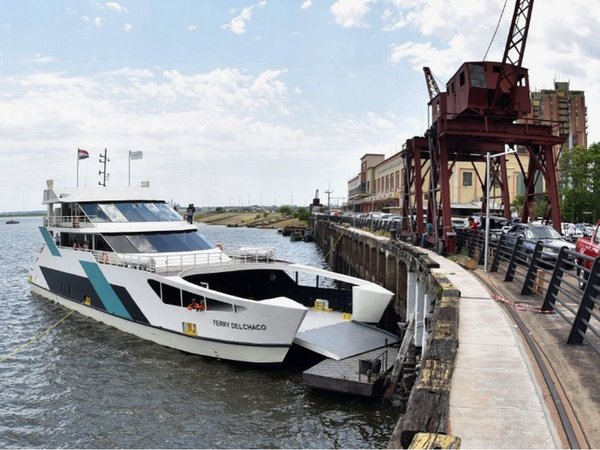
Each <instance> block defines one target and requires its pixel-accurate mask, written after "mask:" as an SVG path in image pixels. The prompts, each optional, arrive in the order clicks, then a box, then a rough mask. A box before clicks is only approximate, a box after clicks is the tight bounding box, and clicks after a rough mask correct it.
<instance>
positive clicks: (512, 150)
mask: <svg viewBox="0 0 600 450" xmlns="http://www.w3.org/2000/svg"><path fill="white" fill-rule="evenodd" d="M511 153H517V149H516V148H510V149H508V150H507V151H505V152H503V153H498V154H495V155H493V156H492V155H490V152H487V155H486V165H485V172H486V177H485V190H486V194H485V245H484V252H485V254H484V255H483V258H484V259H483V270H484V271H485V272H487V271H488V248H489V245H490V169H491V168H492V167H491V162H492V158H497V157H498V156H505V155H510V154H511ZM505 188H506V186H505Z"/></svg>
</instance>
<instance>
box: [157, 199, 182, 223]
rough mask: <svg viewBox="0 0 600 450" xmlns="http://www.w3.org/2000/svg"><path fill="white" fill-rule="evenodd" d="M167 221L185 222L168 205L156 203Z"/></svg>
mask: <svg viewBox="0 0 600 450" xmlns="http://www.w3.org/2000/svg"><path fill="white" fill-rule="evenodd" d="M154 205H155V206H156V207H157V208H158V209H159V210H160V212H161V213H162V215H164V216H165V217H166V218H167V219H166V220H175V221H177V220H183V219H182V218H181V216H180V215H179V214H177V213H176V212H175V211H174V210H173V209H172V208H170V207H169V205H167V204H166V203H155V204H154Z"/></svg>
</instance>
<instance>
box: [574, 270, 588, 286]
mask: <svg viewBox="0 0 600 450" xmlns="http://www.w3.org/2000/svg"><path fill="white" fill-rule="evenodd" d="M587 279H588V274H587V273H586V272H585V270H583V269H582V268H581V267H578V268H577V281H578V283H579V289H581V290H582V291H583V290H585V286H586V285H587Z"/></svg>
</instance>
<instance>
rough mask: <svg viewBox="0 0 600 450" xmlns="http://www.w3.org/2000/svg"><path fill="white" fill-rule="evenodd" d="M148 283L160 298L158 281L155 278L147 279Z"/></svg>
mask: <svg viewBox="0 0 600 450" xmlns="http://www.w3.org/2000/svg"><path fill="white" fill-rule="evenodd" d="M148 284H149V285H150V287H151V288H152V290H153V291H154V292H155V293H156V295H158V298H161V295H160V283H159V282H158V281H156V280H148Z"/></svg>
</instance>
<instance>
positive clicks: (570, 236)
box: [567, 222, 576, 241]
mask: <svg viewBox="0 0 600 450" xmlns="http://www.w3.org/2000/svg"><path fill="white" fill-rule="evenodd" d="M575 231H576V230H575V224H574V223H573V222H569V225H568V226H567V238H568V239H569V241H574V240H575Z"/></svg>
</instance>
